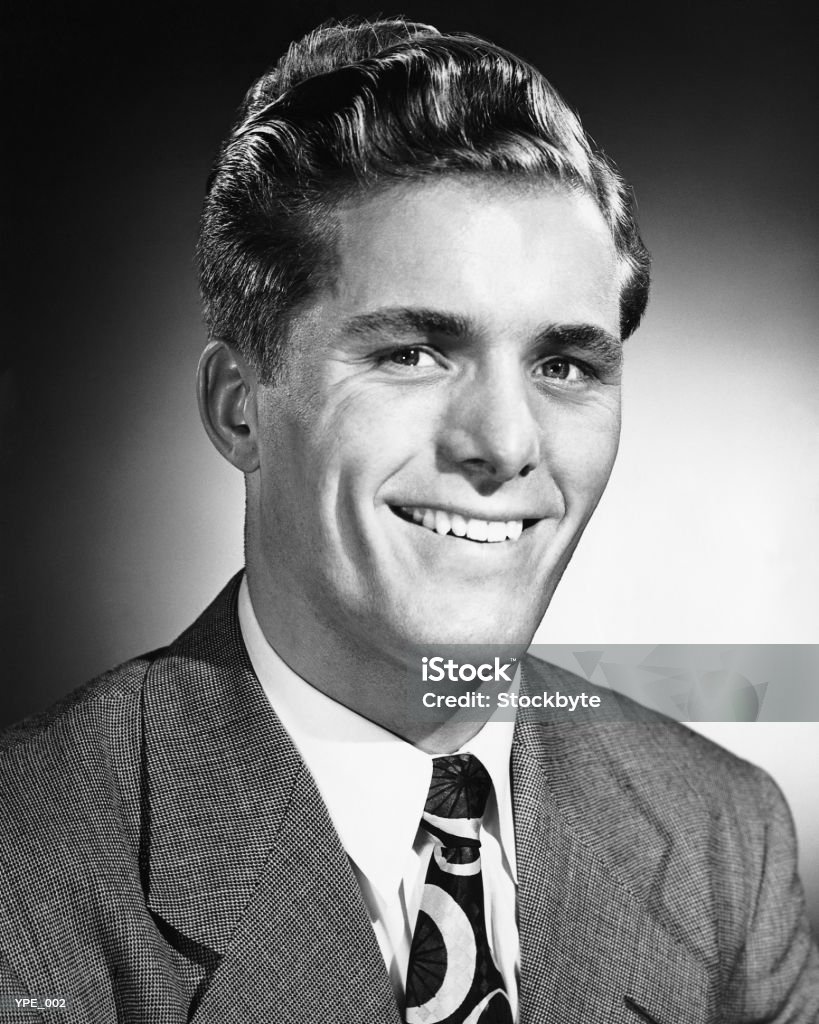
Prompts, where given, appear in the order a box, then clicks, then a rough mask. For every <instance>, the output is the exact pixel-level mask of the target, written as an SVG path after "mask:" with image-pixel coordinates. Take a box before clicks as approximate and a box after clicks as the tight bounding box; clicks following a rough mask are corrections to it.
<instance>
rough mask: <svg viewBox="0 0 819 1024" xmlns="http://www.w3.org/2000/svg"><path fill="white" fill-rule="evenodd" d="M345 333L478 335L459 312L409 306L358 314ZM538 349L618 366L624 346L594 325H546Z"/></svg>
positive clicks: (344, 326) (346, 325)
mask: <svg viewBox="0 0 819 1024" xmlns="http://www.w3.org/2000/svg"><path fill="white" fill-rule="evenodd" d="M341 330H342V332H343V333H344V334H347V335H348V336H349V335H352V336H357V337H360V338H367V337H369V336H372V335H377V334H381V335H391V336H393V337H399V338H400V337H404V338H406V337H412V338H418V337H424V336H429V335H436V334H437V335H446V336H448V337H451V338H465V337H467V336H468V335H470V334H475V333H477V332H478V328H477V327H476V326H475V325H474V324H473V323H472V321H471V320H470V319H469V318H468V317H465V316H461V315H460V314H458V313H450V312H446V311H444V310H438V309H425V308H417V307H414V306H413V307H410V306H389V307H385V308H383V309H376V310H373V311H372V312H369V313H359V314H357V315H356V316H352V317H350V318H349V319H347V320H345V321H343V322H342V324H341ZM535 343H536V345H538V346H543V347H549V348H554V349H563V348H573V349H579V350H581V351H583V352H586V353H588V354H589V355H590V356H595V357H596V358H598V359H601V360H603V361H605V362H606V363H608V364H609V365H611V366H612V367H617V366H619V365H620V363H621V362H622V358H623V343H622V341H621V340H620V339H619V338H618V337H617V336H616V335H614V334H611V333H610V332H609V331H606V330H605V329H604V328H602V327H598V326H597V325H595V324H582V323H581V324H548V325H546V326H545V327H543V328H541V329H540V330H538V331H536V333H535Z"/></svg>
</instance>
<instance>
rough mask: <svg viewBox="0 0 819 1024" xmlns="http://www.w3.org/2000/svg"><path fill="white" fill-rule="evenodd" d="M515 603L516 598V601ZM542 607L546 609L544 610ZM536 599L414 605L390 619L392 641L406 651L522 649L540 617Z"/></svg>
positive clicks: (412, 653)
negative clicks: (522, 604)
mask: <svg viewBox="0 0 819 1024" xmlns="http://www.w3.org/2000/svg"><path fill="white" fill-rule="evenodd" d="M515 604H516V602H515ZM543 611H545V609H544V610H543ZM538 612H539V609H538V610H536V603H535V602H532V604H531V605H529V606H528V607H525V608H516V607H515V606H514V604H513V602H510V601H509V600H506V601H505V602H491V603H487V602H482V603H475V602H474V601H459V602H456V603H454V604H449V603H446V604H444V603H442V602H436V601H433V602H431V604H430V605H428V606H427V607H425V608H423V609H419V607H418V606H417V605H416V606H415V607H414V608H413V609H412V610H411V611H408V612H407V614H405V615H404V616H402V617H401V618H400V619H399V620H398V621H396V620H393V621H392V623H391V626H392V629H391V630H390V632H394V637H395V644H396V646H397V647H398V648H400V649H403V650H405V651H406V652H407V653H408V654H411V655H414V654H418V653H420V654H425V653H427V648H429V647H431V646H440V645H453V644H455V645H458V644H463V645H477V646H485V645H492V646H494V645H502V646H504V647H515V648H516V649H521V650H525V649H526V648H527V647H528V646H529V643H530V642H531V639H532V637H533V636H534V633H535V630H536V629H537V627H538V625H539V624H540V620H541V618H542V617H543V614H542V613H538Z"/></svg>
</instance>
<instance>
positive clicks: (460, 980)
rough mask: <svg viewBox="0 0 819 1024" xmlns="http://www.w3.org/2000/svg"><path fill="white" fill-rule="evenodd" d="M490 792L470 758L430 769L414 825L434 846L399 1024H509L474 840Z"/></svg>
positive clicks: (444, 760)
mask: <svg viewBox="0 0 819 1024" xmlns="http://www.w3.org/2000/svg"><path fill="white" fill-rule="evenodd" d="M491 788H492V781H491V779H490V778H489V775H488V773H487V771H486V769H485V768H484V766H483V765H482V764H481V762H480V761H479V760H478V759H477V757H474V756H473V755H472V754H452V755H451V756H449V757H436V758H435V759H434V760H433V762H432V782H431V783H430V786H429V796H428V797H427V802H426V807H425V808H424V816H423V819H422V821H421V825H422V827H423V828H425V829H426V830H427V832H429V834H430V835H431V836H432V838H433V839H434V840H435V846H434V848H433V850H432V857H431V858H430V862H429V869H428V871H427V877H426V881H425V884H424V893H423V896H422V897H421V909H420V910H419V911H418V921H417V923H416V925H415V933H414V934H413V937H412V947H411V949H410V956H409V967H408V970H407V1009H406V1014H405V1018H404V1019H405V1021H406V1024H512V1010H511V1007H510V1005H509V999H508V997H507V995H506V989H505V987H504V984H503V978H502V977H501V974H500V971H499V970H498V968H497V966H496V965H495V961H494V960H493V959H492V952H491V950H490V949H489V940H488V939H487V935H486V918H485V915H484V905H483V881H482V879H481V852H480V847H481V843H480V840H479V839H478V834H479V832H480V827H481V818H482V817H483V812H484V810H485V808H486V801H487V799H488V797H489V791H490V789H491Z"/></svg>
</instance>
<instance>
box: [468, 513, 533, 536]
mask: <svg viewBox="0 0 819 1024" xmlns="http://www.w3.org/2000/svg"><path fill="white" fill-rule="evenodd" d="M451 519H452V532H453V533H454V534H455V536H456V537H465V536H466V520H465V519H464V517H463V516H459V515H458V513H457V512H453V513H452V516H451ZM520 525H521V526H523V523H521V524H520Z"/></svg>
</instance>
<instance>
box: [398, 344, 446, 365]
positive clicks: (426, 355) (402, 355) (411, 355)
mask: <svg viewBox="0 0 819 1024" xmlns="http://www.w3.org/2000/svg"><path fill="white" fill-rule="evenodd" d="M388 362H390V363H396V364H397V365H398V366H420V367H425V366H435V365H437V364H436V362H435V359H434V357H433V356H432V354H431V353H430V352H427V350H426V349H424V348H398V349H396V350H395V351H394V352H390V354H389V356H388Z"/></svg>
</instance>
